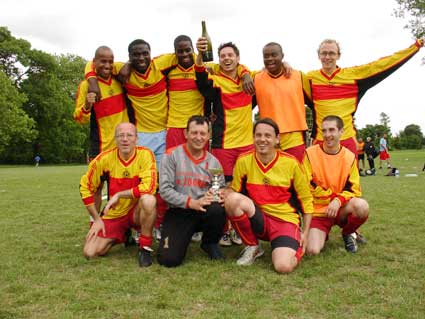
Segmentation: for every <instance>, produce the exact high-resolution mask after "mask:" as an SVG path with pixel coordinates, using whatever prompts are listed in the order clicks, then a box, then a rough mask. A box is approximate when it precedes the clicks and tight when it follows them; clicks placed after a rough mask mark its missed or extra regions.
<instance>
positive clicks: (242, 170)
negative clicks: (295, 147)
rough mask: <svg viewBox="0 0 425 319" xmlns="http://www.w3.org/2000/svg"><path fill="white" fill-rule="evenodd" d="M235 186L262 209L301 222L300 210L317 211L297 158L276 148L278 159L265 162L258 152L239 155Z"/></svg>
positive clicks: (235, 189) (297, 223)
mask: <svg viewBox="0 0 425 319" xmlns="http://www.w3.org/2000/svg"><path fill="white" fill-rule="evenodd" d="M231 187H232V189H233V190H234V191H236V192H241V191H243V190H246V191H247V193H248V196H249V198H251V199H252V200H253V201H254V203H255V205H257V206H258V207H259V208H260V209H261V211H263V212H264V213H266V214H269V215H271V216H274V217H277V218H279V219H281V220H284V221H287V222H290V223H293V224H296V225H299V223H300V219H299V215H298V214H297V209H301V210H302V211H303V213H305V214H311V213H312V212H313V204H312V196H311V193H310V190H309V186H308V184H307V181H306V179H305V176H304V175H303V173H302V170H301V167H300V165H299V164H298V161H297V159H296V158H295V157H293V156H291V155H289V154H288V153H285V152H282V151H276V156H275V158H274V159H273V160H272V161H271V162H270V163H269V164H268V165H264V164H263V163H262V162H261V161H260V160H259V159H258V158H257V156H256V153H255V151H251V152H247V153H245V154H242V155H240V156H239V158H238V160H237V161H236V165H235V168H234V171H233V181H232V185H231Z"/></svg>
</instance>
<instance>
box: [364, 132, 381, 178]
mask: <svg viewBox="0 0 425 319" xmlns="http://www.w3.org/2000/svg"><path fill="white" fill-rule="evenodd" d="M364 151H365V153H366V156H367V162H368V163H369V171H370V173H369V172H367V174H368V175H375V157H376V156H377V155H378V154H377V151H376V148H375V144H374V143H373V141H372V138H371V137H370V136H368V137H367V138H366V144H365V147H364Z"/></svg>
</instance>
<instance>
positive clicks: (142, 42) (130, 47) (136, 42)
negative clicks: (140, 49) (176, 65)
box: [128, 39, 151, 53]
mask: <svg viewBox="0 0 425 319" xmlns="http://www.w3.org/2000/svg"><path fill="white" fill-rule="evenodd" d="M139 44H145V45H147V47H148V49H149V51H150V50H151V46H150V45H149V43H147V42H146V41H145V40H142V39H136V40H134V41H132V42H131V43H130V44H129V45H128V53H131V51H132V50H133V48H134V47H135V46H136V45H139Z"/></svg>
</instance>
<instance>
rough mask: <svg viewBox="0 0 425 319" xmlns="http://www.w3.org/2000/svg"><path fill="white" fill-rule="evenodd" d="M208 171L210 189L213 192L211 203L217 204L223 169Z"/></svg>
mask: <svg viewBox="0 0 425 319" xmlns="http://www.w3.org/2000/svg"><path fill="white" fill-rule="evenodd" d="M208 171H209V172H210V173H211V175H212V178H211V189H212V192H213V199H212V201H213V202H219V201H220V194H219V190H220V176H221V174H223V169H221V168H210V169H208Z"/></svg>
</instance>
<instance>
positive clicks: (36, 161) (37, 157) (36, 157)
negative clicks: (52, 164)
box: [34, 155, 41, 167]
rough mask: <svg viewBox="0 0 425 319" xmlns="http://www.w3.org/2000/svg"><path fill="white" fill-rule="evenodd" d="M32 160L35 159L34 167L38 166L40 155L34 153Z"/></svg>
mask: <svg viewBox="0 0 425 319" xmlns="http://www.w3.org/2000/svg"><path fill="white" fill-rule="evenodd" d="M34 161H35V167H38V165H39V164H40V161H41V157H40V155H36V156H35V157H34Z"/></svg>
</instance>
